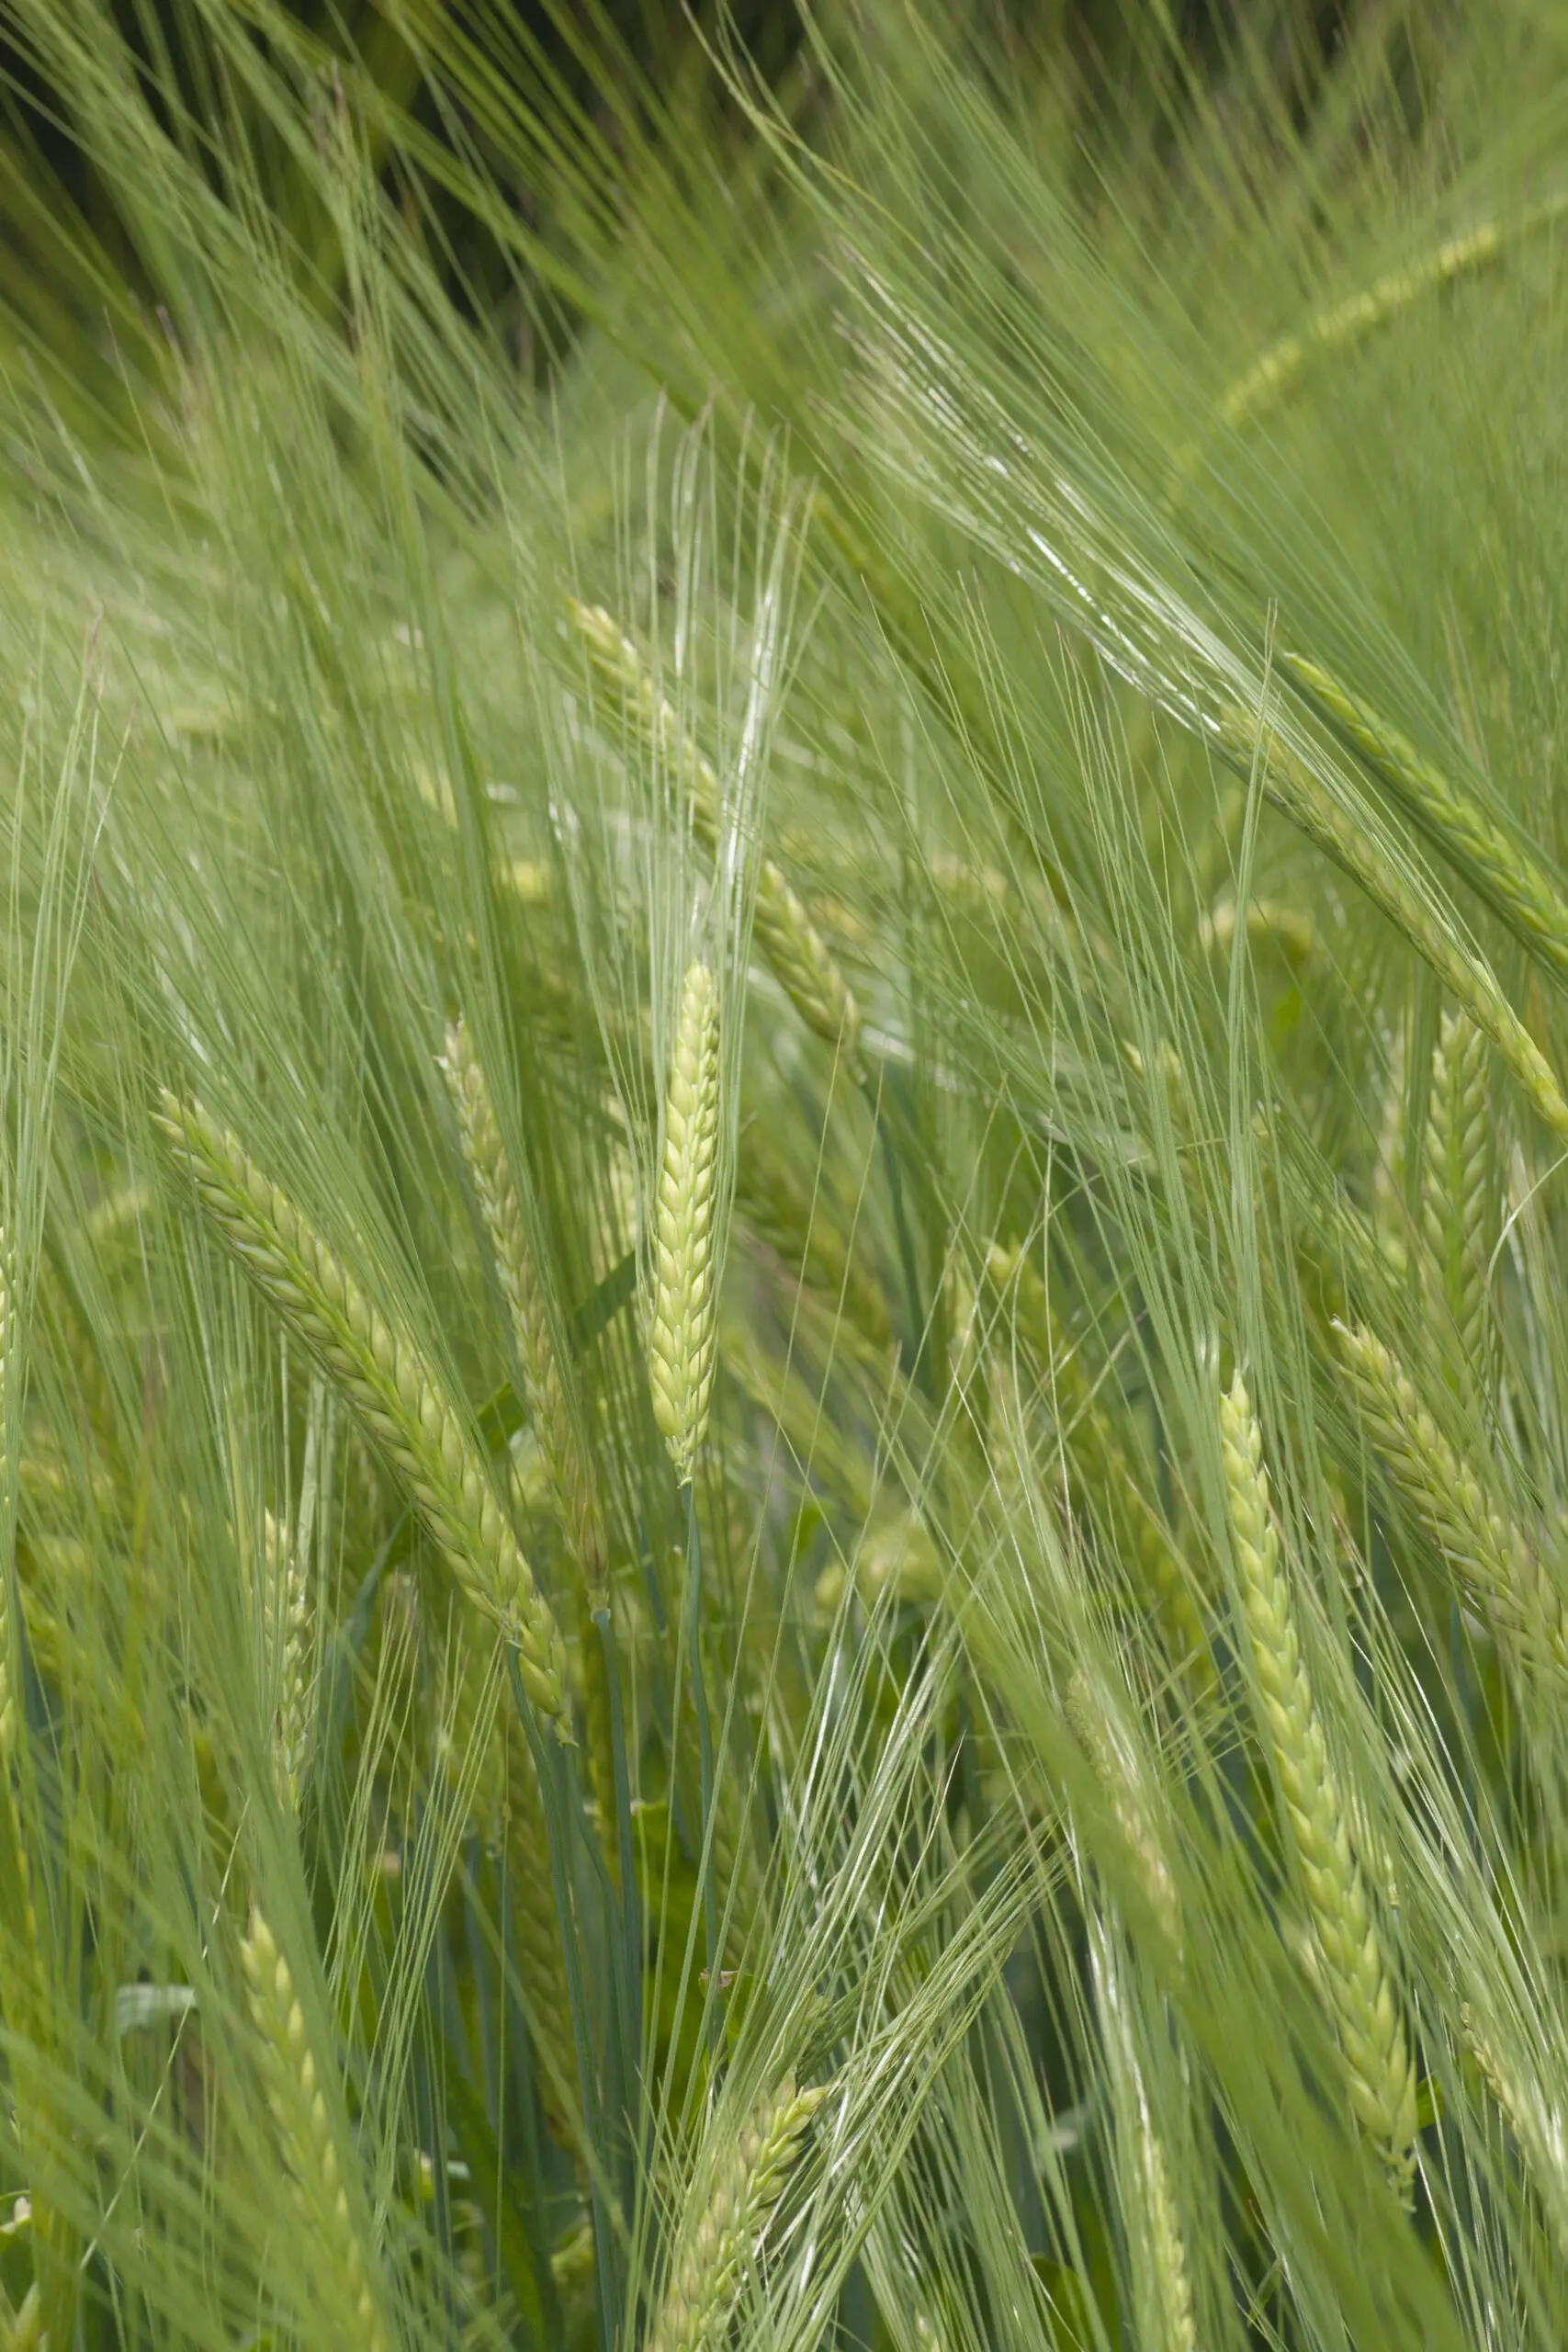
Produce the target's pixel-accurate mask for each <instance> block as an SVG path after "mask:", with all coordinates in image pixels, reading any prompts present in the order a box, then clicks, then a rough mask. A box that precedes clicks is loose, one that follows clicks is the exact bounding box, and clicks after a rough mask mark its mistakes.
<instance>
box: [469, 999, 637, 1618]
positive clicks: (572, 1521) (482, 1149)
mask: <svg viewBox="0 0 1568 2352" xmlns="http://www.w3.org/2000/svg"><path fill="white" fill-rule="evenodd" d="M441 1066H442V1069H443V1070H444V1071H445V1073H446V1083H447V1087H448V1090H449V1091H450V1093H451V1096H452V1101H453V1104H454V1107H455V1108H456V1111H457V1128H458V1133H459V1135H460V1136H461V1137H462V1144H463V1156H464V1159H466V1160H467V1162H468V1173H469V1175H470V1177H471V1178H472V1180H473V1185H474V1191H475V1193H476V1195H477V1197H478V1200H479V1213H480V1216H482V1217H483V1219H484V1227H485V1233H486V1237H487V1238H488V1239H489V1242H490V1246H491V1256H492V1258H493V1260H494V1262H495V1271H496V1277H497V1280H498V1281H499V1283H500V1284H501V1291H502V1298H503V1299H504V1300H505V1302H506V1310H507V1315H508V1317H509V1319H510V1321H511V1324H512V1336H513V1343H514V1345H515V1347H516V1351H517V1362H518V1365H519V1368H520V1370H521V1372H522V1374H523V1385H524V1391H525V1401H526V1403H527V1407H528V1412H529V1417H530V1419H532V1421H533V1424H534V1431H535V1435H536V1438H537V1439H538V1442H539V1451H540V1453H541V1455H542V1457H543V1460H544V1463H545V1467H546V1469H547V1472H548V1474H549V1478H550V1484H551V1487H552V1488H553V1490H554V1493H555V1498H556V1505H557V1510H558V1515H559V1519H560V1523H561V1527H562V1529H563V1531H564V1532H565V1534H566V1537H567V1540H568V1542H569V1543H570V1544H571V1546H572V1549H573V1551H574V1552H575V1553H576V1555H577V1558H578V1562H579V1565H580V1566H581V1569H582V1573H583V1575H584V1577H586V1578H587V1581H588V1587H589V1590H590V1592H591V1593H592V1594H594V1595H595V1596H597V1594H598V1593H599V1591H600V1589H601V1588H602V1587H603V1585H604V1570H605V1544H604V1516H603V1513H602V1511H601V1510H600V1506H599V1495H598V1488H597V1486H596V1483H595V1480H594V1476H593V1468H592V1463H591V1462H590V1460H589V1458H588V1453H587V1449H586V1447H585V1446H584V1444H583V1442H582V1440H581V1437H580V1435H579V1433H578V1430H577V1428H576V1426H575V1424H574V1422H573V1420H572V1417H571V1413H570V1408H569V1407H568V1404H567V1398H566V1392H565V1389H564V1388H563V1386H562V1385H561V1376H560V1369H559V1366H558V1364H557V1363H556V1357H555V1351H554V1349H553V1348H552V1346H551V1344H550V1334H549V1323H548V1319H547V1316H546V1314H545V1304H544V1298H543V1296H542V1294H541V1292H540V1287H539V1278H538V1270H537V1268H536V1265H535V1262H534V1253H533V1251H532V1250H531V1249H530V1248H529V1246H528V1235H527V1227H526V1226H525V1222H524V1217H523V1207H522V1203H521V1202H520V1200H519V1199H518V1195H517V1187H516V1185H515V1184H514V1183H513V1177H512V1170H511V1169H510V1167H509V1166H508V1164H507V1159H506V1148H505V1146H504V1144H503V1143H502V1138H501V1128H500V1125H499V1124H498V1122H497V1119H496V1115H495V1105H494V1103H493V1101H492V1099H491V1091H490V1086H489V1082H488V1080H486V1078H485V1074H484V1068H483V1065H482V1064H481V1062H480V1060H479V1053H478V1050H477V1048H476V1046H475V1045H474V1040H473V1037H472V1035H471V1034H470V1032H469V1029H468V1023H466V1022H464V1021H461V1020H458V1021H455V1022H453V1023H451V1025H450V1026H449V1027H448V1029H447V1032H446V1055H445V1057H444V1059H443V1061H442V1065H441Z"/></svg>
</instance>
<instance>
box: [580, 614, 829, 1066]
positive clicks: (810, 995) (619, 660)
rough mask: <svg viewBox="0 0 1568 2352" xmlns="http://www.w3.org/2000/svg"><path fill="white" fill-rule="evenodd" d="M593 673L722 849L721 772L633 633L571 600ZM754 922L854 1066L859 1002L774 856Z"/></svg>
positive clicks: (785, 980) (777, 974) (820, 1026)
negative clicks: (669, 697)
mask: <svg viewBox="0 0 1568 2352" xmlns="http://www.w3.org/2000/svg"><path fill="white" fill-rule="evenodd" d="M568 610H569V612H570V616H571V619H572V623H573V625H574V627H575V628H576V629H577V631H578V634H579V635H580V636H581V639H582V641H583V643H584V645H585V646H586V648H587V650H588V654H589V658H590V660H591V662H592V665H593V670H594V673H595V675H596V676H597V677H599V678H600V679H601V680H602V681H603V683H604V684H606V685H607V686H608V687H609V688H610V690H611V692H612V693H613V694H614V695H615V698H616V700H617V701H618V702H619V704H620V706H621V708H622V710H623V711H624V712H625V714H626V718H627V721H628V722H629V724H631V725H632V726H633V727H634V728H636V729H637V732H638V733H639V734H640V735H641V736H642V737H643V739H644V741H647V742H648V743H649V744H650V745H651V746H652V748H653V751H654V753H655V756H656V757H657V758H659V759H661V760H663V761H666V762H668V763H669V764H670V766H671V769H672V771H673V773H674V775H675V776H676V778H677V780H678V782H679V783H680V786H681V787H682V793H683V794H684V796H685V797H686V800H687V803H688V805H689V807H690V809H691V813H692V830H693V831H694V833H695V834H696V836H697V839H698V840H699V841H700V842H702V845H703V847H704V849H705V850H706V852H707V854H708V855H709V856H710V857H716V856H717V855H718V851H719V819H720V810H721V797H720V793H719V784H718V777H717V775H716V772H715V770H714V767H713V763H712V762H711V761H709V760H708V759H706V758H705V756H704V754H703V753H702V752H700V751H699V750H698V749H697V746H696V745H695V744H694V742H693V741H692V740H691V737H690V736H689V735H688V734H687V733H686V731H685V729H683V728H682V725H681V721H680V719H679V718H678V717H677V715H676V713H675V711H674V709H673V708H672V707H671V704H670V703H669V702H667V701H666V699H665V698H664V696H663V695H661V694H660V691H659V688H658V685H657V684H656V682H655V680H654V677H653V674H652V673H651V671H650V670H649V667H648V664H647V663H646V662H644V660H643V658H642V656H641V654H640V653H638V651H637V648H636V646H635V645H633V643H632V642H631V640H630V639H629V638H627V637H625V636H623V635H622V633H621V631H620V629H619V628H617V627H616V626H615V621H614V620H613V619H612V618H611V616H610V615H609V614H608V613H607V612H605V611H604V607H603V606H602V605H582V604H579V603H578V602H577V600H576V599H575V598H573V599H571V600H570V602H569V605H568ZM751 922H752V929H753V931H754V933H755V935H756V938H757V941H758V944H759V945H760V946H761V950H762V953H763V955H764V956H766V957H767V959H768V961H769V963H770V964H771V965H772V966H773V976H774V978H776V979H777V981H778V983H779V986H780V987H781V988H782V989H783V990H784V994H785V995H786V996H787V997H788V998H789V1000H790V1002H791V1003H792V1004H793V1005H794V1006H795V1011H796V1012H798V1013H799V1015H800V1017H801V1019H802V1020H803V1021H804V1022H805V1023H806V1025H807V1028H808V1029H811V1030H814V1031H815V1032H816V1034H817V1035H818V1036H819V1037H825V1038H826V1039H827V1041H828V1043H829V1045H833V1046H839V1048H840V1051H841V1052H842V1054H843V1055H844V1057H845V1059H846V1060H847V1061H848V1062H850V1063H851V1065H853V1064H854V1061H855V1047H856V1043H857V1040H858V1038H859V1035H860V1008H859V1006H858V1005H857V1004H856V1002H855V1000H854V997H853V995H852V992H851V989H850V987H849V984H848V982H847V981H846V980H845V978H844V976H843V974H842V972H841V971H840V969H839V966H838V963H837V960H836V959H835V957H834V956H833V953H832V950H831V949H830V948H829V945H828V943H827V941H826V940H825V939H824V938H823V937H822V934H821V933H820V932H819V931H818V928H817V926H816V924H815V923H814V922H812V920H811V917H810V916H809V915H808V914H807V910H806V909H805V907H804V906H803V905H802V904H801V901H800V899H799V898H798V897H797V896H796V894H795V890H794V889H793V888H791V886H790V884H789V882H788V880H787V878H786V877H785V876H784V873H783V872H782V871H781V869H780V868H779V867H778V866H777V865H775V864H774V863H773V859H772V858H771V857H763V858H761V859H759V861H758V865H757V889H756V899H755V902H754V905H753V909H752V916H751Z"/></svg>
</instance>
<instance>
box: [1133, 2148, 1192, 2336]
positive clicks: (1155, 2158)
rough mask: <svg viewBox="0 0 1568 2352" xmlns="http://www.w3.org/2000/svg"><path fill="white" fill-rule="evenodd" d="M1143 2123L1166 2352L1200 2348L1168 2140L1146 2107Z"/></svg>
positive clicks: (1147, 2204) (1151, 2244)
mask: <svg viewBox="0 0 1568 2352" xmlns="http://www.w3.org/2000/svg"><path fill="white" fill-rule="evenodd" d="M1141 2121H1142V2127H1143V2129H1142V2139H1143V2146H1142V2151H1141V2154H1142V2157H1143V2163H1142V2167H1141V2169H1142V2172H1143V2177H1144V2193H1145V2211H1146V2216H1147V2228H1148V2245H1149V2254H1150V2256H1151V2262H1150V2268H1151V2270H1152V2272H1153V2275H1154V2284H1155V2287H1156V2291H1157V2295H1158V2301H1159V2325H1160V2329H1161V2333H1162V2335H1163V2339H1164V2344H1163V2352H1198V2327H1197V2322H1196V2321H1195V2319H1194V2317H1193V2313H1192V2280H1191V2277H1190V2273H1189V2270H1188V2267H1187V2242H1186V2240H1185V2238H1184V2237H1183V2236H1182V2234H1181V2217H1180V2215H1179V2212H1178V2211H1177V2204H1176V2197H1175V2193H1174V2191H1173V2189H1172V2188H1171V2180H1170V2161H1169V2158H1168V2156H1167V2154H1166V2149H1165V2142H1164V2141H1163V2140H1162V2139H1161V2137H1160V2135H1159V2132H1158V2131H1157V2129H1156V2125H1155V2121H1154V2118H1153V2117H1152V2116H1151V2115H1150V2114H1149V2113H1148V2111H1147V2109H1146V2108H1145V2110H1144V2113H1143V2116H1142V2118H1141Z"/></svg>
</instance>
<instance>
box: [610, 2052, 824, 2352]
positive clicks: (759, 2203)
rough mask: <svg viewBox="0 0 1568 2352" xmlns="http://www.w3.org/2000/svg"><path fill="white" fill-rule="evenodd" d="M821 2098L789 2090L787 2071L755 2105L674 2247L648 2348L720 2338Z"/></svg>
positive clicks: (682, 2350) (701, 2346) (675, 2350)
mask: <svg viewBox="0 0 1568 2352" xmlns="http://www.w3.org/2000/svg"><path fill="white" fill-rule="evenodd" d="M827 2096H828V2093H827V2090H826V2088H825V2087H823V2088H819V2089H816V2090H806V2091H797V2090H796V2088H795V2079H794V2077H793V2075H785V2076H784V2080H783V2082H782V2083H780V2084H779V2085H778V2086H777V2088H776V2089H774V2090H773V2091H770V2092H769V2093H768V2095H767V2097H766V2098H763V2099H761V2101H760V2102H759V2104H758V2106H757V2108H756V2109H755V2110H754V2112H753V2113H752V2115H751V2116H750V2120H748V2121H747V2123H746V2125H745V2126H744V2128H743V2129H742V2131H741V2133H740V2139H739V2144H738V2146H737V2147H736V2149H735V2151H734V2153H733V2154H732V2155H731V2156H730V2158H729V2160H728V2164H727V2165H725V2166H724V2168H723V2170H722V2171H721V2172H720V2175H719V2177H718V2179H717V2181H716V2183H715V2186H714V2188H713V2190H712V2192H711V2194H710V2196H709V2198H708V2201H707V2203H706V2205H705V2207H704V2208H703V2210H702V2211H701V2213H700V2214H698V2216H697V2217H696V2221H695V2223H694V2226H693V2227H692V2228H691V2229H690V2231H689V2232H688V2233H687V2234H686V2236H685V2238H684V2242H683V2243H682V2245H680V2246H679V2247H678V2249H677V2252H676V2257H675V2267H674V2270H673V2272H672V2275H671V2279H670V2283H669V2286H668V2287H667V2288H666V2290H665V2293H664V2301H663V2303H662V2304H661V2305H660V2312H659V2316H658V2318H657V2319H656V2320H655V2322H654V2324H653V2328H652V2332H651V2333H650V2335H649V2339H648V2352H705V2346H711V2345H714V2344H716V2343H717V2342H718V2341H720V2340H721V2337H722V2335H723V2331H724V2328H725V2326H726V2324H727V2323H728V2319H729V2315H730V2313H731V2312H732V2311H733V2309H734V2307H735V2302H736V2299H737V2297H738V2296H739V2292H740V2290H741V2288H742V2286H743V2285H744V2284H745V2279H746V2272H747V2269H748V2267H749V2266H750V2264H751V2263H753V2262H754V2261H755V2260H756V2258H757V2255H758V2253H759V2251H760V2249H761V2243H762V2238H763V2235H764V2233H765V2232H766V2230H767V2227H768V2223H769V2222H770V2221H771V2220H772V2218H773V2212H774V2211H775V2209H776V2208H777V2205H778V2202H779V2199H781V2198H782V2197H783V2195H784V2188H785V2186H786V2184H787V2182H788V2179H789V2176H790V2173H791V2171H792V2170H793V2169H794V2166H795V2159H796V2157H797V2156H798V2154H799V2153H800V2143H801V2142H802V2140H803V2139H804V2138H805V2136H806V2131H807V2125H808V2124H809V2123H810V2121H811V2119H812V2117H813V2116H814V2115H815V2114H816V2112H817V2109H818V2108H819V2107H820V2106H821V2104H822V2101H823V2100H824V2099H825V2098H827Z"/></svg>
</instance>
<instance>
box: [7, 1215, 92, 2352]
mask: <svg viewBox="0 0 1568 2352" xmlns="http://www.w3.org/2000/svg"><path fill="white" fill-rule="evenodd" d="M15 1296H16V1269H15V1261H14V1257H13V1253H12V1250H11V1245H10V1237H9V1235H8V1234H7V1233H6V1232H5V1230H4V1229H3V1228H0V1453H7V1459H8V1452H7V1450H6V1448H5V1442H4V1441H5V1419H6V1413H5V1407H6V1402H7V1399H6V1385H8V1384H9V1383H10V1381H11V1379H12V1376H13V1363H12V1353H13V1340H14V1336H15V1332H14V1320H13V1309H14V1306H15ZM3 1475H6V1474H5V1473H4V1472H3V1471H0V1476H3ZM9 1499H10V1498H6V1500H7V1502H8V1501H9ZM7 1568H8V1563H7V1562H5V1561H0V2016H3V2017H4V2019H5V2023H6V2028H7V2030H8V2031H9V2032H10V2033H11V2034H12V2035H14V2036H15V2038H16V2039H15V2041H14V2044H13V2048H12V2051H11V2061H10V2068H11V2104H12V2108H13V2111H14V2115H15V2120H16V2131H17V2143H18V2147H19V2150H20V2154H21V2156H22V2161H23V2163H24V2165H26V2166H27V2167H28V2175H29V2187H30V2190H31V2198H32V2208H33V2220H32V2233H33V2278H34V2291H33V2292H32V2293H31V2294H30V2296H29V2300H28V2304H27V2305H25V2306H24V2310H25V2312H28V2313H29V2317H28V2328H29V2329H30V2330H31V2332H32V2335H33V2337H34V2340H37V2341H39V2342H42V2341H51V2342H53V2343H56V2344H64V2343H69V2342H70V2341H71V2339H72V2337H73V2334H74V2332H75V2317H76V2266H77V2260H78V2256H79V2242H78V2239H77V2234H76V2232H75V2230H74V2229H73V2226H72V2224H71V2222H69V2221H68V2220H67V2219H66V2217H65V2216H64V2215H63V2214H62V2213H61V2212H60V2211H58V2210H57V2209H56V2207H55V2205H54V2203H53V2201H52V2200H51V2199H50V2198H49V2197H48V2195H47V2192H46V2191H45V2189H44V2188H43V2186H42V2183H41V2181H40V2179H39V2173H38V2168H39V2165H40V2164H43V2163H47V2162H48V2161H49V2157H50V2153H51V2149H52V2147H53V2146H54V2145H56V2144H57V2143H60V2142H62V2140H64V2139H65V2138H67V2137H68V2136H69V2135H68V2130H67V2127H66V2126H65V2125H64V2124H63V2123H62V2120H61V2118H60V2117H59V2115H58V2112H57V2110H56V2107H55V2102H54V2098H53V2092H52V2088H51V2084H50V2082H49V2078H48V2053H49V2052H50V2050H51V2045H52V2044H53V2043H54V2042H55V2040H56V2029H55V2023H54V2011H53V2001H52V1998H51V1969H50V1965H49V1962H48V1960H47V1958H46V1952H45V1946H44V1940H43V1937H42V1935H41V1934H40V1932H39V1911H38V1905H37V1900H36V1894H35V1865H34V1860H33V1857H32V1854H31V1853H30V1851H29V1849H28V1839H27V1837H26V1835H25V1832H24V1827H23V1818H22V1810H21V1807H20V1805H19V1804H18V1803H17V1783H16V1780H15V1778H14V1775H13V1766H14V1763H15V1760H16V1755H17V1735H18V1732H19V1729H20V1725H19V1723H18V1720H17V1699H18V1685H19V1682H20V1667H19V1656H18V1647H17V1638H16V1628H15V1626H14V1625H13V1623H12V1619H11V1610H12V1606H13V1603H14V1602H15V1601H17V1600H19V1588H18V1587H17V1585H16V1583H15V1580H14V1578H13V1577H11V1576H10V1575H9V1574H8V1573H6V1570H7ZM19 2340H21V2341H23V2342H26V2341H27V2340H28V2335H26V2334H25V2333H23V2334H20V2335H19Z"/></svg>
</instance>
